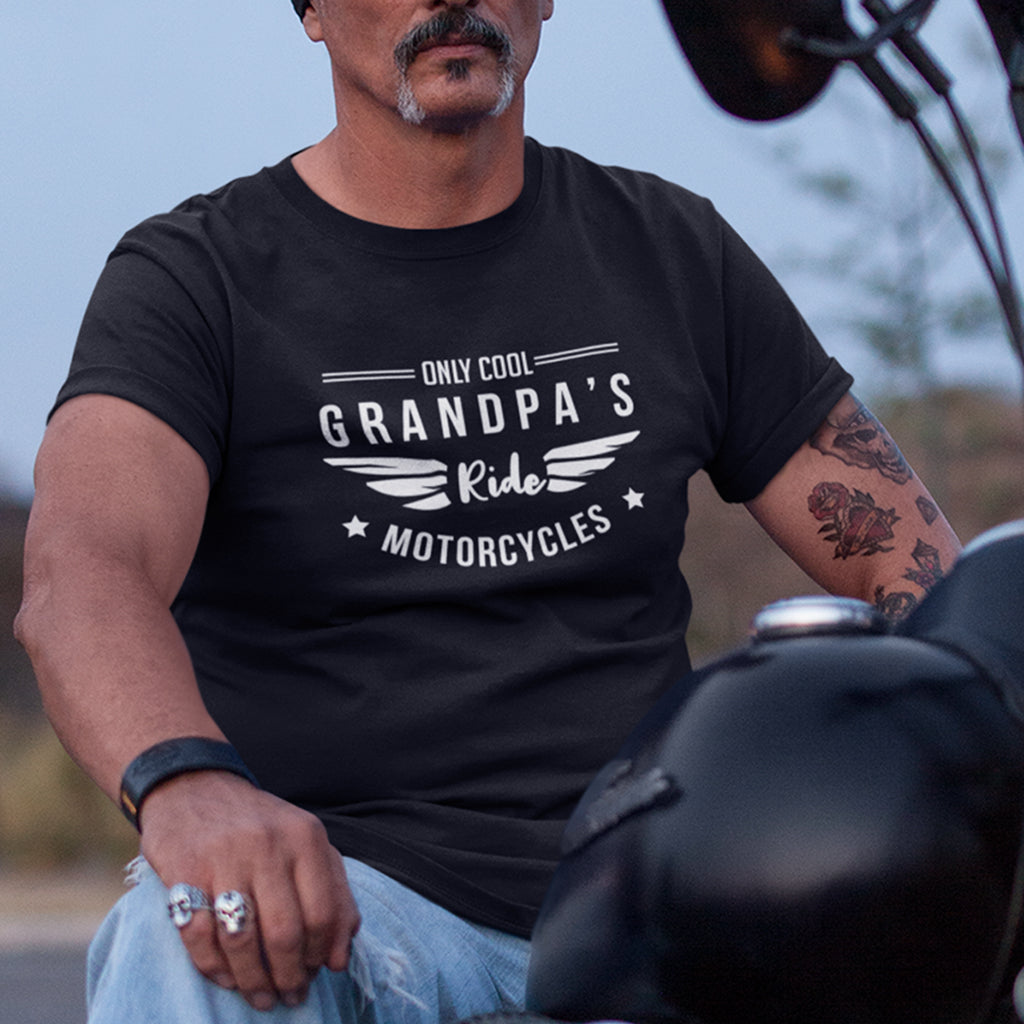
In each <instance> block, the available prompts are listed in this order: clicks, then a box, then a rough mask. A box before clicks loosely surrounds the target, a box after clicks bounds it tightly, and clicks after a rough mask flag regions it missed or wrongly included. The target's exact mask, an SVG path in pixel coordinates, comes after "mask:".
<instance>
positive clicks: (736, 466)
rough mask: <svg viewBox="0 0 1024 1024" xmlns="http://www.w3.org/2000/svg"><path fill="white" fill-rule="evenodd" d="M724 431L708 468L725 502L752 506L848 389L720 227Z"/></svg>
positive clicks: (771, 282) (750, 257)
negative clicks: (750, 504) (751, 503)
mask: <svg viewBox="0 0 1024 1024" xmlns="http://www.w3.org/2000/svg"><path fill="white" fill-rule="evenodd" d="M721 258H722V270H721V273H722V304H723V331H724V336H725V351H724V359H725V384H724V395H723V398H724V401H725V403H726V410H727V411H726V415H725V416H724V417H723V420H722V422H723V424H724V429H723V432H722V435H721V438H720V441H719V444H718V447H717V450H716V452H715V455H714V457H713V459H712V460H711V461H710V462H709V463H708V465H707V470H708V473H709V475H710V476H711V479H712V481H713V482H714V484H715V487H716V489H717V490H718V492H719V494H720V495H721V497H722V498H723V499H725V500H726V501H731V502H740V501H749V500H751V499H752V498H755V497H757V495H758V494H760V493H761V491H762V490H764V488H765V486H767V484H768V483H769V481H770V480H771V479H772V477H774V476H775V474H776V473H777V472H778V471H779V470H780V469H781V468H782V467H783V465H785V463H786V462H787V460H788V459H789V458H790V456H791V455H793V453H794V452H795V451H796V450H797V449H798V448H799V447H800V445H802V444H803V443H804V442H805V441H806V440H807V439H808V438H809V437H810V436H811V434H812V433H813V432H814V431H815V429H816V428H817V427H818V426H819V425H820V424H821V422H822V420H824V418H825V416H826V415H827V414H828V412H829V410H830V409H831V408H832V407H833V406H834V405H835V404H836V402H838V401H839V399H840V398H841V397H842V396H843V395H844V394H845V393H846V392H847V391H848V390H849V389H850V386H851V385H852V383H853V378H852V377H851V376H850V374H849V373H847V372H846V370H844V369H843V367H842V366H840V364H839V363H838V362H837V361H836V360H835V359H833V358H831V357H829V356H828V355H827V354H826V353H825V351H824V350H823V349H822V347H821V345H820V344H819V342H818V340H817V338H816V337H815V335H814V333H813V332H812V331H811V329H810V327H809V326H808V325H807V323H806V322H805V321H804V319H803V317H802V316H801V315H800V313H799V311H798V310H797V309H796V307H795V306H794V304H793V302H792V301H791V300H790V298H789V296H788V295H787V294H786V292H785V291H784V289H783V288H782V286H781V285H780V284H779V282H778V281H777V280H776V279H775V277H774V276H773V275H772V273H771V272H770V271H769V270H768V268H767V267H766V266H765V265H764V264H763V263H762V262H761V261H760V259H758V257H757V256H756V255H754V253H753V252H752V251H751V250H750V249H749V248H748V246H747V245H746V244H745V243H744V242H743V241H742V239H740V237H739V236H738V235H737V234H736V233H735V232H734V231H733V230H732V229H731V228H729V227H728V225H723V236H722V252H721Z"/></svg>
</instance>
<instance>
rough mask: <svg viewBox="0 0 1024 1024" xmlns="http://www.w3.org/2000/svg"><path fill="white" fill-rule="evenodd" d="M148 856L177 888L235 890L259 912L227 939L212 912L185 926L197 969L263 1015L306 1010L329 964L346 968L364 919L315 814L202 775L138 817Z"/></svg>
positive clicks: (159, 791)
mask: <svg viewBox="0 0 1024 1024" xmlns="http://www.w3.org/2000/svg"><path fill="white" fill-rule="evenodd" d="M140 823H141V825H142V852H143V854H144V855H145V857H146V859H147V860H148V861H149V863H150V864H151V865H152V867H153V868H154V869H155V871H156V872H157V874H158V875H159V876H160V878H161V880H162V881H163V883H164V884H165V885H166V886H167V887H168V888H170V886H172V885H174V884H175V883H177V882H185V883H188V884H190V885H194V886H197V887H198V888H200V889H202V890H204V891H205V892H206V893H207V894H208V895H209V897H210V901H211V902H212V901H213V900H214V899H215V898H216V896H217V894H218V893H221V892H225V891H228V890H236V891H238V892H240V893H242V894H243V895H244V896H245V897H246V899H247V900H248V901H249V903H250V904H251V906H252V915H251V917H250V919H249V923H247V924H246V926H245V927H244V928H243V929H242V930H241V931H240V932H239V933H238V934H237V935H229V934H228V933H227V931H226V930H225V929H224V928H223V927H222V926H220V925H218V923H217V921H216V919H215V918H214V915H213V914H212V913H211V912H210V911H202V910H201V911H197V912H195V913H194V914H193V916H192V920H191V921H190V922H189V923H188V924H187V925H185V927H184V928H182V929H181V937H182V940H183V941H184V943H185V946H186V947H187V949H188V952H189V955H190V956H191V957H192V960H193V962H194V963H195V965H196V967H197V968H198V969H199V970H200V971H201V972H202V973H203V974H204V975H206V977H208V978H209V979H210V980H211V981H214V982H216V984H218V985H221V986H222V987H224V988H229V989H237V990H238V991H239V992H240V993H241V994H242V995H243V996H244V997H245V999H246V1000H247V1001H248V1002H249V1004H250V1005H251V1006H253V1007H254V1008H255V1009H257V1010H269V1009H271V1008H272V1007H273V1006H274V1005H275V1004H276V1003H277V1001H278V1000H280V1001H281V1002H283V1003H285V1004H286V1005H288V1006H295V1005H298V1004H299V1003H301V1002H302V1001H303V1000H304V999H305V998H306V994H307V992H308V989H309V983H310V980H311V979H312V977H313V976H314V975H315V974H316V973H317V971H318V970H319V969H320V968H321V967H324V966H326V967H328V968H329V969H330V970H332V971H342V970H345V968H346V967H347V966H348V959H349V950H350V947H351V942H352V937H353V936H354V935H355V933H356V931H357V930H358V928H359V913H358V910H357V909H356V906H355V901H354V900H353V898H352V894H351V892H350V891H349V887H348V882H347V879H346V877H345V868H344V865H343V863H342V859H341V856H340V854H339V853H338V852H337V850H335V849H334V848H333V847H331V845H330V844H329V843H328V841H327V834H326V832H325V831H324V828H323V826H322V825H321V823H320V822H319V821H318V820H317V819H316V818H315V817H314V816H313V815H311V814H308V813H307V812H305V811H303V810H300V809H299V808H297V807H294V806H293V805H291V804H289V803H286V802H285V801H283V800H280V799H278V798H277V797H274V796H271V795H270V794H269V793H265V792H263V791H262V790H259V789H257V788H255V787H254V786H252V785H251V784H250V783H248V782H246V781H245V780H244V779H241V778H239V777H238V776H235V775H231V774H228V773H225V772H214V771H203V772H194V773H191V774H188V775H182V776H179V777H177V778H175V779H172V780H170V781H168V782H166V783H164V784H162V785H160V786H158V787H157V788H156V789H155V790H153V792H152V793H150V795H149V796H148V797H147V798H146V801H145V803H144V805H143V810H142V814H141V818H140Z"/></svg>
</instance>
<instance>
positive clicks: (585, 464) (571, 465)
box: [544, 430, 640, 494]
mask: <svg viewBox="0 0 1024 1024" xmlns="http://www.w3.org/2000/svg"><path fill="white" fill-rule="evenodd" d="M639 436H640V431H639V430H632V431H630V432H629V433H628V434H613V435H612V436H611V437H599V438H596V439H595V440H593V441H581V442H580V443H579V444H567V445H564V446H563V447H561V448H552V449H551V450H550V451H549V452H547V453H546V454H545V456H544V462H545V464H546V466H547V473H548V490H549V491H554V492H555V493H556V494H563V493H565V492H566V491H575V490H577V489H578V488H580V487H584V486H586V480H584V479H581V477H588V476H593V475H594V474H595V473H600V472H601V470H603V469H607V468H608V467H609V466H610V465H611V464H612V463H613V462H614V461H615V454H614V453H616V452H618V450H619V449H620V448H623V447H625V446H626V445H627V444H632V443H633V442H634V441H635V440H636V439H637V438H638V437H639Z"/></svg>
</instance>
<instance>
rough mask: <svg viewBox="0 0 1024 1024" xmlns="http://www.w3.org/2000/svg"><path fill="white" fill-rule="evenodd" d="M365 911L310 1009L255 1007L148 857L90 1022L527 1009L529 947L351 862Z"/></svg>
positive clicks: (127, 903)
mask: <svg viewBox="0 0 1024 1024" xmlns="http://www.w3.org/2000/svg"><path fill="white" fill-rule="evenodd" d="M345 870H346V871H347V872H348V879H349V885H350V886H351V888H352V893H353V895H354V897H355V900H356V903H357V905H358V906H359V911H360V914H361V915H362V926H361V927H360V929H359V932H358V934H357V935H356V938H355V940H354V942H353V947H352V962H351V965H350V967H349V970H348V971H345V972H342V973H333V972H331V971H328V970H326V968H325V969H323V970H321V971H320V973H319V974H318V975H317V977H316V978H315V979H314V982H313V984H312V986H311V987H310V992H309V998H308V999H307V1000H306V1002H305V1003H303V1005H302V1006H299V1007H295V1008H294V1009H289V1008H287V1007H284V1006H278V1007H277V1008H276V1009H274V1010H271V1011H269V1012H266V1013H260V1012H258V1011H256V1010H254V1009H252V1008H251V1007H250V1006H249V1004H248V1003H246V1002H245V1000H244V999H242V997H241V996H239V995H238V994H237V993H235V992H230V991H228V990H226V989H222V988H220V987H218V986H217V985H214V984H213V983H212V982H210V981H207V980H206V978H204V977H203V976H202V975H201V974H200V973H199V972H198V971H197V970H196V969H195V967H194V966H193V964H192V961H191V959H190V958H189V956H188V953H187V952H186V951H185V947H184V945H183V944H182V942H181V939H180V938H179V937H178V933H177V929H176V928H175V927H174V924H173V923H172V922H171V920H170V918H169V917H168V914H167V890H166V889H165V888H164V886H163V884H162V883H161V881H160V879H159V878H158V877H157V875H156V873H155V872H154V871H153V870H152V869H151V868H149V866H148V865H146V864H145V863H144V862H143V863H142V864H141V865H140V867H139V869H138V870H137V872H136V873H137V875H138V879H137V884H136V885H135V886H134V887H133V888H132V889H130V890H129V891H128V892H127V893H125V895H124V896H123V897H122V898H121V899H120V900H119V901H118V903H117V904H116V906H115V907H114V909H113V910H112V911H111V912H110V914H109V916H108V917H107V919H106V921H105V922H104V923H103V925H102V927H101V928H100V930H99V932H98V933H97V934H96V937H95V939H94V940H93V943H92V945H91V947H90V949H89V962H88V976H87V997H88V1005H89V1024H439V1022H444V1024H449V1022H455V1021H459V1020H462V1019H464V1018H467V1017H472V1016H474V1015H477V1014H484V1013H493V1012H496V1011H500V1010H516V1009H519V1008H521V1007H522V1005H523V995H524V989H525V985H526V968H527V963H528V960H529V949H530V947H529V943H528V942H527V941H526V940H525V939H521V938H518V937H517V936H514V935H508V934H505V933H504V932H499V931H495V930H494V929H492V928H485V927H483V926H481V925H475V924H472V923H471V922H469V921H466V920H464V919H463V918H460V917H456V916H455V915H454V914H451V913H450V912H449V911H447V910H444V909H442V908H441V907H439V906H437V904H435V903H432V902H431V901H430V900H428V899H425V898H424V897H423V896H420V895H419V894H417V893H415V892H413V891H412V890H410V889H408V888H406V887H405V886H403V885H401V884H400V883H398V882H396V881H394V880H393V879H391V878H388V877H387V876H386V875H383V874H381V873H380V872H379V871H376V870H374V869H373V868H371V867H368V866H367V865H365V864H363V863H361V862H359V861H354V860H350V859H346V861H345Z"/></svg>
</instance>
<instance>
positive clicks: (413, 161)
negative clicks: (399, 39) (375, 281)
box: [293, 95, 525, 228]
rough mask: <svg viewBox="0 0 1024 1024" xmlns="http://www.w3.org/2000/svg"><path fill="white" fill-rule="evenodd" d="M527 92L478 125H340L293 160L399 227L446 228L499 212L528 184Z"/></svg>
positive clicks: (364, 216)
mask: <svg viewBox="0 0 1024 1024" xmlns="http://www.w3.org/2000/svg"><path fill="white" fill-rule="evenodd" d="M524 142H525V140H524V135H523V104H522V97H521V95H520V97H518V98H517V100H516V101H514V102H513V105H512V106H511V107H510V108H509V109H508V110H507V111H506V112H505V113H504V114H502V115H501V116H500V117H496V118H488V119H487V120H486V121H481V122H477V123H475V124H473V125H471V126H468V127H463V128H460V129H458V130H453V129H451V128H449V127H445V128H436V127H435V128H431V127H427V126H412V125H409V124H406V123H405V122H404V121H401V120H400V119H397V118H392V119H391V121H390V123H388V124H387V125H386V126H385V127H384V128H383V129H381V127H380V126H379V125H378V126H375V127H374V128H373V129H372V130H368V129H367V128H366V127H365V126H362V125H360V124H359V123H358V121H357V120H354V119H350V118H346V117H342V116H339V120H338V125H337V127H336V128H335V129H334V130H333V131H332V132H331V133H330V134H329V135H328V136H327V137H326V138H324V139H323V140H321V141H320V142H319V143H317V144H316V145H315V146H313V147H311V148H310V149H307V150H305V151H304V152H302V153H300V154H299V155H298V156H296V157H295V158H294V160H293V163H294V166H295V170H296V171H297V172H298V174H299V176H300V177H301V178H302V179H303V180H304V181H305V182H306V184H307V185H308V186H309V187H310V188H311V189H312V190H313V191H314V192H316V193H317V195H319V196H320V198H321V199H324V200H325V201H326V202H328V203H330V204H331V205H332V206H335V207H337V208H338V209H339V210H342V211H343V212H345V213H347V214H350V215H351V216H353V217H358V218H360V219H361V220H368V221H372V222H374V223H377V224H386V225H389V226H391V227H400V228H446V227H457V226H458V225H461V224H469V223H472V222H473V221H478V220H483V219H484V218H486V217H490V216H493V215H494V214H496V213H500V212H501V211H502V210H504V209H506V208H507V207H509V206H510V205H511V204H512V203H513V202H514V201H515V200H516V198H517V197H518V195H519V193H520V192H521V191H522V187H523V151H524Z"/></svg>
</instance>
